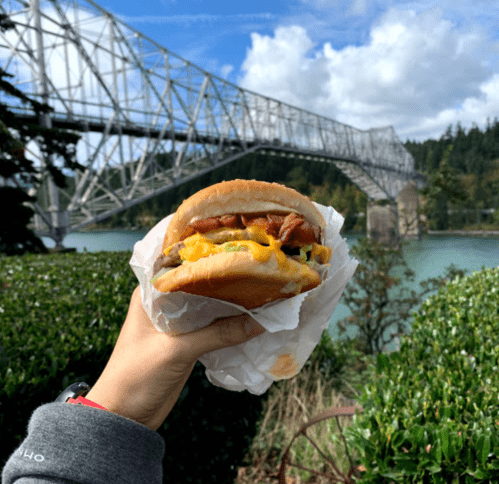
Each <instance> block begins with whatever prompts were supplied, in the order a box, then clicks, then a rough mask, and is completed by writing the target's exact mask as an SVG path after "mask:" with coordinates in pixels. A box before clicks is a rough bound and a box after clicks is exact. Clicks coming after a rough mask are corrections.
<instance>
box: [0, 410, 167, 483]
mask: <svg viewBox="0 0 499 484" xmlns="http://www.w3.org/2000/svg"><path fill="white" fill-rule="evenodd" d="M164 452H165V441H164V439H163V438H162V437H161V436H160V435H159V434H158V433H157V432H154V431H153V430H151V429H149V428H147V427H145V426H144V425H141V424H139V423H137V422H134V421H133V420H129V419H127V418H125V417H121V416H120V415H116V414H114V413H111V412H107V411H105V410H100V409H97V408H91V407H85V406H82V405H71V404H68V403H49V404H46V405H42V406H41V407H38V408H37V409H36V410H35V411H34V412H33V415H32V416H31V419H30V421H29V425H28V435H27V437H26V439H25V440H24V441H23V443H22V444H21V446H20V447H19V448H18V449H17V450H16V451H15V452H14V453H13V454H12V455H11V456H10V458H9V460H8V461H7V463H6V465H5V467H4V469H3V472H2V484H16V483H17V484H45V483H47V484H48V483H50V484H53V483H55V482H60V483H66V482H68V483H69V482H71V483H75V484H77V483H91V484H94V483H95V484H111V483H115V482H116V483H118V482H119V483H130V484H141V483H144V484H146V483H147V484H155V483H158V484H160V483H162V481H163V469H162V460H163V457H164Z"/></svg>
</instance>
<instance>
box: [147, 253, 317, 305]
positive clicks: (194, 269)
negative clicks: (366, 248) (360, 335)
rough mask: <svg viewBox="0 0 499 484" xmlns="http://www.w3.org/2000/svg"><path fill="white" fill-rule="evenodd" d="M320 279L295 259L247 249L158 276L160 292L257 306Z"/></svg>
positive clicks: (157, 283)
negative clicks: (265, 256)
mask: <svg viewBox="0 0 499 484" xmlns="http://www.w3.org/2000/svg"><path fill="white" fill-rule="evenodd" d="M321 282H322V280H321V277H320V275H319V273H318V272H317V271H315V270H313V269H311V268H309V267H308V266H307V265H305V264H300V263H299V262H297V261H295V260H294V259H290V258H286V263H285V264H283V265H282V266H279V264H278V262H277V258H276V257H275V255H274V254H272V255H271V257H270V258H269V260H268V261H266V262H259V261H258V260H256V259H254V258H253V256H252V255H251V253H249V252H223V253H220V254H214V255H210V256H209V257H204V258H202V259H199V260H198V261H196V262H190V263H185V264H183V265H181V266H179V267H177V268H175V269H173V270H171V271H169V272H167V273H166V274H164V275H163V276H161V277H159V278H158V279H157V280H156V281H155V282H154V287H155V288H156V289H157V290H158V291H161V292H175V291H183V292H187V293H189V294H197V295H199V296H206V297H211V298H214V299H221V300H223V301H228V302H231V303H234V304H238V305H240V306H243V307H245V308H246V309H252V308H257V307H260V306H263V305H264V304H267V303H269V302H272V301H275V300H277V299H281V298H290V297H293V296H296V295H297V294H299V293H301V292H306V291H310V289H313V288H314V287H317V286H318V285H319V284H320V283H321Z"/></svg>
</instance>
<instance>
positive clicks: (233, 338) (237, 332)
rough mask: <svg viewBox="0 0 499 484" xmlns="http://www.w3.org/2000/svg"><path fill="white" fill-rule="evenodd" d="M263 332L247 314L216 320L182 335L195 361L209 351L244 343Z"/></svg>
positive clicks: (260, 326) (262, 328)
mask: <svg viewBox="0 0 499 484" xmlns="http://www.w3.org/2000/svg"><path fill="white" fill-rule="evenodd" d="M263 332H265V328H264V327H263V326H262V325H261V324H259V323H258V322H257V321H255V320H254V319H253V318H252V317H251V316H249V315H248V314H241V315H239V316H230V317H228V318H220V319H216V320H215V321H214V322H213V323H211V324H210V325H209V326H206V327H204V328H202V329H199V330H197V331H194V332H192V333H189V334H186V335H184V336H185V337H186V338H189V339H190V347H191V349H192V352H193V353H194V354H195V357H196V359H197V358H199V357H200V356H202V355H204V354H205V353H209V352H210V351H215V350H219V349H221V348H227V347H229V346H235V345H238V344H241V343H245V342H246V341H249V340H251V339H253V338H255V337H256V336H258V335H260V334H262V333H263Z"/></svg>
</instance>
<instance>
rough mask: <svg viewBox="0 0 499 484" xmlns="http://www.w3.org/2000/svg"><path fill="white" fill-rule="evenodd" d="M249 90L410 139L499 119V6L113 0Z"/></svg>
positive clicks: (457, 0)
mask: <svg viewBox="0 0 499 484" xmlns="http://www.w3.org/2000/svg"><path fill="white" fill-rule="evenodd" d="M100 5H102V6H103V7H104V8H106V9H107V10H110V11H111V12H113V13H114V14H115V15H117V16H118V17H120V18H121V19H122V20H123V21H124V22H125V23H127V24H129V25H131V26H132V27H134V28H136V29H137V30H140V31H141V32H142V33H144V34H146V35H147V36H149V37H150V38H152V39H153V40H155V41H156V42H158V43H160V44H161V45H163V46H164V47H166V48H167V49H169V50H170V51H172V52H174V53H176V54H178V55H180V56H181V57H184V58H185V59H187V60H189V61H191V62H193V63H194V64H197V65H198V66H200V67H202V68H204V69H206V70H208V71H210V72H212V73H214V74H216V75H218V76H221V77H225V78H226V79H228V80H230V81H231V82H234V83H236V84H238V85H241V86H243V87H246V88H248V89H250V90H252V91H255V92H258V93H261V94H265V95H267V96H270V97H273V98H277V99H280V100H282V101H285V102H289V103H291V104H295V105H298V106H300V107H304V108H307V109H309V110H311V111H314V112H318V113H319V114H323V115H326V116H329V117H332V118H334V119H337V120H338V121H341V122H344V123H347V124H350V125H352V126H354V127H357V128H359V129H367V128H370V127H381V126H386V125H393V126H394V127H395V129H396V132H397V134H398V135H399V137H400V138H401V139H402V140H403V141H405V140H406V139H419V140H421V139H426V138H429V137H433V138H439V137H440V136H441V135H442V134H443V133H444V132H445V130H446V128H447V126H448V125H449V124H453V125H454V126H455V125H456V123H457V122H460V123H461V124H462V126H463V127H465V128H468V129H469V128H470V127H471V126H472V123H476V124H478V126H479V127H480V128H482V129H483V128H484V127H485V125H486V122H487V118H490V119H491V120H493V119H494V118H495V117H496V116H497V115H499V56H498V54H499V42H498V40H499V38H498V37H499V29H498V28H497V25H499V2H497V1H496V0H494V1H487V0H483V1H481V0H453V1H446V0H441V1H434V0H421V1H417V0H416V1H404V0H389V1H384V2H377V1H371V0H347V1H346V2H345V1H341V0H291V1H287V2H284V1H278V2H268V1H262V0H252V1H247V0H239V1H237V2H234V1H225V0H224V1H220V0H218V1H209V0H141V1H140V2H139V1H137V0H135V1H130V0H102V1H101V2H100Z"/></svg>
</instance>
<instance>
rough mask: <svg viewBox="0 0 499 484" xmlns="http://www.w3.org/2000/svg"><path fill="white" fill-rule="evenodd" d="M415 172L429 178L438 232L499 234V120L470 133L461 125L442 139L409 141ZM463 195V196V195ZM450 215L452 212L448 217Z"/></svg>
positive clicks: (433, 223) (434, 225)
mask: <svg viewBox="0 0 499 484" xmlns="http://www.w3.org/2000/svg"><path fill="white" fill-rule="evenodd" d="M405 147H406V148H407V150H408V151H409V152H410V153H411V154H412V155H413V157H414V160H415V166H416V170H418V171H419V172H421V173H424V174H426V175H428V177H429V182H430V185H431V186H430V187H429V190H428V191H429V192H431V194H432V197H433V198H432V201H431V202H432V203H431V204H430V207H431V210H430V212H432V213H430V227H429V228H433V229H439V230H446V229H449V228H450V229H460V228H482V229H486V228H498V229H499V121H498V120H497V119H495V120H494V122H493V123H490V122H488V123H487V127H486V128H485V129H484V130H480V129H479V128H478V126H476V125H474V126H473V127H472V128H471V129H470V130H469V131H466V130H465V129H464V128H463V127H462V126H461V125H460V124H459V123H458V124H457V126H456V127H453V126H452V125H451V126H449V127H448V128H447V131H446V132H445V133H444V135H443V136H442V137H441V138H440V139H438V140H433V139H430V140H426V141H424V142H407V143H406V144H405ZM460 190H461V191H462V192H463V193H462V194H458V193H457V192H458V191H460ZM449 212H450V213H449Z"/></svg>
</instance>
